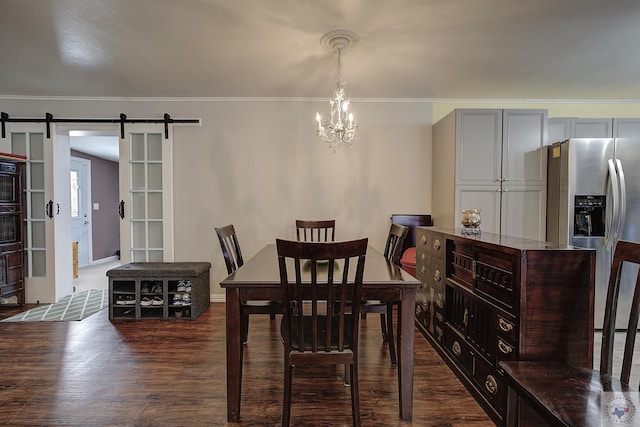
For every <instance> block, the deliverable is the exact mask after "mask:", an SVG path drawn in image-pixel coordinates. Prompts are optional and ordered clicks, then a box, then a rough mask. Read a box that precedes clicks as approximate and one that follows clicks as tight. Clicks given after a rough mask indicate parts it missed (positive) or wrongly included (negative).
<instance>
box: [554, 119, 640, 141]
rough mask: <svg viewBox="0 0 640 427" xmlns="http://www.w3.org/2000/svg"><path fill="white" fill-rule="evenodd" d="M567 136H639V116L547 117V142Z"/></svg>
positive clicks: (561, 139)
mask: <svg viewBox="0 0 640 427" xmlns="http://www.w3.org/2000/svg"><path fill="white" fill-rule="evenodd" d="M569 138H640V119H639V118H613V119H612V118H605V119H585V118H577V117H553V118H551V119H549V139H548V141H549V144H553V143H554V142H558V141H564V140H566V139H569Z"/></svg>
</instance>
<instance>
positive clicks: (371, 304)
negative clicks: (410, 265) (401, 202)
mask: <svg viewBox="0 0 640 427" xmlns="http://www.w3.org/2000/svg"><path fill="white" fill-rule="evenodd" d="M408 232H409V227H407V226H404V225H400V224H391V228H390V229H389V234H388V235H387V242H386V243H385V246H384V256H385V258H387V260H389V261H390V262H392V263H394V264H397V265H400V257H401V256H402V248H403V244H404V240H405V239H406V238H407V233H408ZM367 313H379V314H380V328H381V329H382V340H383V341H384V342H386V343H387V345H388V347H389V357H390V358H391V365H393V366H395V365H396V364H397V363H398V357H397V355H396V349H395V342H394V337H393V303H392V302H388V301H366V302H364V303H363V304H362V314H363V316H366V314H367Z"/></svg>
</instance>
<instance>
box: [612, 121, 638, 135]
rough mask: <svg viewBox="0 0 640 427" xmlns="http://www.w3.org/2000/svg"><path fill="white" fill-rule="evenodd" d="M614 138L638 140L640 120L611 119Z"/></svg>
mask: <svg viewBox="0 0 640 427" xmlns="http://www.w3.org/2000/svg"><path fill="white" fill-rule="evenodd" d="M613 137H614V138H640V119H613Z"/></svg>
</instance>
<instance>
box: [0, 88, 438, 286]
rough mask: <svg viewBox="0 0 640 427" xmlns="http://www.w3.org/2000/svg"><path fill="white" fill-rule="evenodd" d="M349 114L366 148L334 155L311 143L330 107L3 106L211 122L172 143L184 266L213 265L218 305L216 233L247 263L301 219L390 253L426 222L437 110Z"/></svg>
mask: <svg viewBox="0 0 640 427" xmlns="http://www.w3.org/2000/svg"><path fill="white" fill-rule="evenodd" d="M352 105H353V110H354V113H355V114H356V119H357V120H358V125H359V128H360V129H359V130H360V132H359V137H358V140H356V142H354V144H353V148H352V149H349V148H347V147H343V148H342V149H341V150H339V151H338V152H337V153H335V154H334V153H332V152H330V151H329V149H328V147H327V146H326V144H324V143H322V142H321V141H319V140H317V138H316V137H315V134H314V124H315V113H316V110H320V112H321V113H323V114H327V113H328V102H326V101H322V102H320V101H313V100H309V101H299V100H131V101H124V100H95V101H93V100H31V99H30V100H11V99H0V111H4V112H6V113H8V114H9V115H10V116H11V117H43V116H44V114H45V113H46V112H49V113H51V114H53V116H54V117H59V118H83V117H85V118H117V117H118V116H119V114H120V113H125V114H126V115H127V117H128V118H130V119H133V118H161V117H162V115H163V114H164V113H165V112H166V113H169V114H170V115H171V116H172V117H174V118H200V119H202V125H201V126H187V125H183V126H179V125H176V126H175V127H174V132H173V135H174V157H173V158H174V165H173V167H174V203H175V204H174V218H175V260H176V261H210V262H212V264H213V270H212V275H211V279H212V284H213V286H212V293H213V294H216V295H215V297H216V298H220V297H222V295H223V293H222V291H221V289H220V288H219V286H217V283H219V282H220V280H222V279H223V278H224V277H226V269H225V267H224V262H223V260H222V255H221V253H220V248H219V244H218V241H217V238H216V236H215V232H214V227H216V226H221V225H225V224H228V223H234V224H235V226H236V230H237V232H238V233H239V238H240V242H241V246H242V249H243V253H244V255H245V258H250V257H251V256H252V255H253V254H255V253H256V252H257V251H258V250H259V249H261V248H262V247H263V246H264V245H265V244H267V243H272V242H274V240H275V238H276V237H284V238H291V239H294V238H295V234H294V233H295V232H294V220H295V219H296V218H306V219H314V218H323V219H324V218H335V219H336V220H337V238H338V239H340V240H342V239H350V238H357V237H362V236H368V237H369V239H370V242H371V244H372V245H373V246H374V247H376V248H378V249H380V250H382V249H383V246H384V243H385V238H386V233H387V231H388V227H389V223H390V222H389V221H390V219H389V217H390V215H391V214H393V213H428V212H429V209H430V200H431V170H430V160H429V159H430V153H431V118H432V116H433V112H432V105H431V103H426V102H377V101H376V102H374V101H361V102H356V101H353V102H352ZM42 126H44V125H42ZM274 262H275V261H274Z"/></svg>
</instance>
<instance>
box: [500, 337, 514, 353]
mask: <svg viewBox="0 0 640 427" xmlns="http://www.w3.org/2000/svg"><path fill="white" fill-rule="evenodd" d="M498 348H499V349H500V351H501V352H503V353H504V354H509V353H511V352H513V347H511V346H510V345H509V344H507V343H505V342H504V341H502V340H501V339H498Z"/></svg>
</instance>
